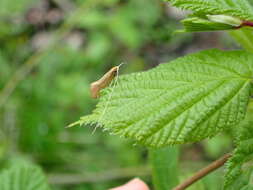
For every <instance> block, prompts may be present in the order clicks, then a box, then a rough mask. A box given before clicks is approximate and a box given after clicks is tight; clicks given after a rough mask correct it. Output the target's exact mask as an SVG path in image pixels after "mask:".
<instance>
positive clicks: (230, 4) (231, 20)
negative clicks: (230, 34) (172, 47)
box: [169, 0, 253, 32]
mask: <svg viewBox="0 0 253 190" xmlns="http://www.w3.org/2000/svg"><path fill="white" fill-rule="evenodd" d="M169 1H170V2H172V5H174V6H176V7H179V8H181V9H185V10H191V11H193V15H194V17H192V16H190V17H188V18H187V19H185V20H183V21H182V23H183V24H184V27H185V30H182V32H201V31H214V30H231V29H238V28H241V27H244V26H251V27H252V26H253V23H252V22H250V21H253V7H252V6H251V4H250V3H249V2H248V0H169Z"/></svg>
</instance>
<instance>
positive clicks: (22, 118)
mask: <svg viewBox="0 0 253 190" xmlns="http://www.w3.org/2000/svg"><path fill="white" fill-rule="evenodd" d="M171 14H172V10H170V9H169V8H168V6H167V5H166V4H165V3H164V2H162V1H161V0H73V1H69V0H61V1H60V0H38V1H36V2H35V1H31V0H13V1H9V0H1V1H0V89H1V91H0V167H2V168H4V167H5V165H6V161H7V160H8V159H9V158H15V157H18V158H19V157H24V156H25V157H26V158H28V159H30V160H33V161H34V162H35V163H37V164H38V165H40V166H41V167H42V168H43V170H44V171H45V172H46V174H48V176H49V181H50V183H51V184H52V186H53V189H55V190H63V189H71V190H82V189H85V190H101V189H107V188H109V187H113V186H116V185H120V184H122V183H124V182H126V180H128V179H130V178H132V177H133V176H138V175H139V176H143V177H144V179H147V181H148V182H149V181H150V172H149V167H148V164H147V161H146V160H147V159H146V158H147V152H146V150H145V149H144V148H143V147H134V146H133V143H132V142H129V141H126V140H124V139H119V138H117V137H115V136H108V135H107V134H104V133H103V132H102V131H101V130H99V129H98V130H97V131H96V132H95V134H93V135H92V131H93V128H86V127H85V128H84V127H82V128H81V127H77V128H70V129H66V128H64V127H65V126H67V125H68V124H70V123H71V122H73V121H75V120H76V119H77V118H79V116H80V115H85V114H87V113H89V112H90V111H91V109H92V108H93V107H94V105H95V103H96V100H92V99H91V98H90V94H89V84H90V82H92V81H94V80H97V79H98V78H99V77H100V76H101V75H103V73H104V72H106V71H107V70H108V69H109V68H110V67H112V66H115V65H118V64H120V63H121V62H125V63H127V64H126V65H124V66H123V67H122V69H121V70H120V73H128V72H134V71H139V70H144V69H148V68H150V67H153V66H155V65H157V64H158V63H160V62H163V61H167V60H168V59H171V58H172V57H174V56H175V55H178V54H182V53H184V52H185V51H186V52H187V51H190V50H187V49H186V47H187V44H188V43H189V42H192V41H193V40H194V37H192V36H191V35H183V36H176V37H175V36H173V31H174V30H175V28H177V23H178V21H177V20H176V19H175V18H176V17H172V16H171ZM197 39H198V38H197ZM201 43H203V42H201ZM193 49H194V48H193ZM144 63H145V64H144ZM220 144H227V143H226V142H224V141H223V140H222V141H221V143H218V145H214V144H209V145H204V146H207V147H208V148H207V149H208V152H210V155H209V156H210V157H212V156H214V155H215V156H216V155H218V154H219V153H221V152H222V150H220V149H219V148H218V150H216V149H215V148H212V147H213V146H214V147H217V146H220ZM208 154H209V153H208ZM62 175H64V177H62V178H61V176H62ZM77 176H78V177H77ZM80 176H81V177H80ZM94 176H95V177H94ZM96 176H100V177H96ZM73 178H74V179H77V180H74V181H73ZM59 179H60V180H59ZM210 180H211V177H210ZM215 180H216V179H215Z"/></svg>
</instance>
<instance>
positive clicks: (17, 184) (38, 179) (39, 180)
mask: <svg viewBox="0 0 253 190" xmlns="http://www.w3.org/2000/svg"><path fill="white" fill-rule="evenodd" d="M0 189H1V190H35V189H36V190H49V186H48V185H47V181H46V178H45V176H44V175H43V173H42V171H41V170H40V168H38V167H36V166H30V165H27V164H25V165H19V164H17V165H15V166H12V167H11V168H9V169H6V170H4V171H3V172H2V173H1V174H0Z"/></svg>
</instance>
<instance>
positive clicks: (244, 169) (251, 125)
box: [224, 119, 253, 190]
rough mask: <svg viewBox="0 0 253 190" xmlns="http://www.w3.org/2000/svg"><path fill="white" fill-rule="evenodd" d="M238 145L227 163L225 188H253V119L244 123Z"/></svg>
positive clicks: (226, 189) (245, 189)
mask: <svg viewBox="0 0 253 190" xmlns="http://www.w3.org/2000/svg"><path fill="white" fill-rule="evenodd" d="M237 141H238V142H237V147H236V149H235V151H234V154H233V156H232V157H231V159H230V160H229V161H228V163H227V171H226V180H225V186H224V190H242V189H243V190H250V189H253V184H252V181H251V178H252V177H253V175H252V174H253V120H252V119H251V120H249V121H246V122H244V123H243V124H242V132H241V134H240V135H239V138H238V139H237Z"/></svg>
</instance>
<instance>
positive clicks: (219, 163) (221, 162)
mask: <svg viewBox="0 0 253 190" xmlns="http://www.w3.org/2000/svg"><path fill="white" fill-rule="evenodd" d="M230 156H231V154H225V155H224V156H222V157H221V158H220V159H218V160H216V161H214V162H213V163H211V164H210V165H208V166H207V167H205V168H203V169H201V170H199V171H198V172H197V173H195V174H194V175H193V176H192V177H190V178H188V179H187V180H185V181H184V182H183V183H182V184H180V185H178V186H176V187H175V188H174V189H172V190H184V189H186V188H187V187H189V186H190V185H192V184H193V183H195V182H197V181H198V180H200V179H201V178H203V177H205V176H206V175H208V174H209V173H211V172H213V171H214V170H216V169H218V168H220V167H221V166H223V165H224V164H225V163H226V162H227V160H228V159H229V158H230Z"/></svg>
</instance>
